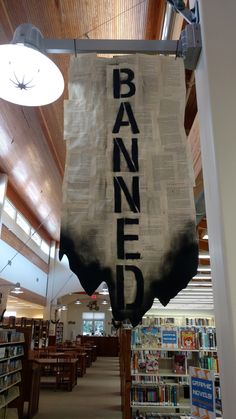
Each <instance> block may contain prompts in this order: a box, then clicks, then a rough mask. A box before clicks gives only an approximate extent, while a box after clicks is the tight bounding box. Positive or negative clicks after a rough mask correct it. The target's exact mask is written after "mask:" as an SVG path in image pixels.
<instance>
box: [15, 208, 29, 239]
mask: <svg viewBox="0 0 236 419" xmlns="http://www.w3.org/2000/svg"><path fill="white" fill-rule="evenodd" d="M16 223H17V224H18V225H19V226H20V227H21V228H22V230H24V232H25V233H26V234H28V235H29V234H30V225H29V223H28V222H27V221H26V219H25V218H24V217H23V215H21V214H20V213H19V212H18V213H17V214H16Z"/></svg>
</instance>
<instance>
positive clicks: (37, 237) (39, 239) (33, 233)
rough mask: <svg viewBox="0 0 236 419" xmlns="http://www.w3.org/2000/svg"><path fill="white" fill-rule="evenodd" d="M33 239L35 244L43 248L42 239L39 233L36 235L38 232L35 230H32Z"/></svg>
mask: <svg viewBox="0 0 236 419" xmlns="http://www.w3.org/2000/svg"><path fill="white" fill-rule="evenodd" d="M31 239H32V240H34V242H35V243H36V244H37V245H38V246H41V242H42V239H41V237H40V235H39V234H38V233H36V231H35V230H34V229H33V228H31Z"/></svg>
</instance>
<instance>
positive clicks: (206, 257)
mask: <svg viewBox="0 0 236 419" xmlns="http://www.w3.org/2000/svg"><path fill="white" fill-rule="evenodd" d="M198 258H199V259H210V255H209V254H207V253H200V254H199V255H198Z"/></svg>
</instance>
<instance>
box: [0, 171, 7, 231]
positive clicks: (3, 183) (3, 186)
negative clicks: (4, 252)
mask: <svg viewBox="0 0 236 419" xmlns="http://www.w3.org/2000/svg"><path fill="white" fill-rule="evenodd" d="M6 191H7V175H5V174H4V173H0V237H1V229H2V212H3V205H4V201H5V196H6Z"/></svg>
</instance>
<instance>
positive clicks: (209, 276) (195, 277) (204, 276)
mask: <svg viewBox="0 0 236 419" xmlns="http://www.w3.org/2000/svg"><path fill="white" fill-rule="evenodd" d="M193 279H211V275H199V274H197V275H195V276H193Z"/></svg>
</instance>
